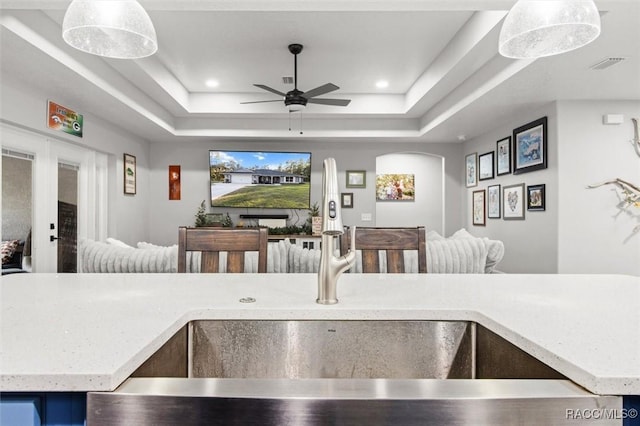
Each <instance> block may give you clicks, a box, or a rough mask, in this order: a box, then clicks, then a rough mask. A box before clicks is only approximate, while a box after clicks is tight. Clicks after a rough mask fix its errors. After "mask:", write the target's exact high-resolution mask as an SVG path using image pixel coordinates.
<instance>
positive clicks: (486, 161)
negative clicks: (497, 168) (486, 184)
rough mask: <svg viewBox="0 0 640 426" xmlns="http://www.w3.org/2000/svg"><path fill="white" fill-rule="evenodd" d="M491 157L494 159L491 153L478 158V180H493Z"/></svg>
mask: <svg viewBox="0 0 640 426" xmlns="http://www.w3.org/2000/svg"><path fill="white" fill-rule="evenodd" d="M493 157H494V152H493V151H491V152H487V153H485V154H482V155H480V156H479V157H478V163H480V167H479V169H480V172H479V179H480V180H487V179H493Z"/></svg>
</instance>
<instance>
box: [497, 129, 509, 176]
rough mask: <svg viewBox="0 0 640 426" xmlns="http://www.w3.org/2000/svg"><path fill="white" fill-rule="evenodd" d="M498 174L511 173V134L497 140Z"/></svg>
mask: <svg viewBox="0 0 640 426" xmlns="http://www.w3.org/2000/svg"><path fill="white" fill-rule="evenodd" d="M496 155H497V161H496V163H497V168H498V173H497V175H498V176H501V175H508V174H509V173H511V136H508V137H506V138H504V139H500V140H499V141H498V142H496Z"/></svg>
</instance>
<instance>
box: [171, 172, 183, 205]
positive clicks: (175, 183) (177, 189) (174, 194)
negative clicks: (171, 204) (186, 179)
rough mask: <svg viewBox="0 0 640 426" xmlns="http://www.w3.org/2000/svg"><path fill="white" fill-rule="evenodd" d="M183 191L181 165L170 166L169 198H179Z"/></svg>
mask: <svg viewBox="0 0 640 426" xmlns="http://www.w3.org/2000/svg"><path fill="white" fill-rule="evenodd" d="M181 192H182V187H181V185H180V166H169V200H172V201H173V200H179V199H180V196H181Z"/></svg>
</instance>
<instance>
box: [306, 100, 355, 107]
mask: <svg viewBox="0 0 640 426" xmlns="http://www.w3.org/2000/svg"><path fill="white" fill-rule="evenodd" d="M349 102H351V99H307V103H310V104H321V105H335V106H347V105H349Z"/></svg>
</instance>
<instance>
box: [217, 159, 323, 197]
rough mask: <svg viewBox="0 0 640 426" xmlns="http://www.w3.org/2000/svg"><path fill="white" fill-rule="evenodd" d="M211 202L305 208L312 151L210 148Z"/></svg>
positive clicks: (309, 188)
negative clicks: (220, 149)
mask: <svg viewBox="0 0 640 426" xmlns="http://www.w3.org/2000/svg"><path fill="white" fill-rule="evenodd" d="M209 175H210V178H211V185H210V187H211V206H212V207H239V208H262V209H308V208H309V207H310V204H311V185H310V180H311V153H310V152H273V151H219V150H215V151H214V150H211V151H209Z"/></svg>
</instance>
